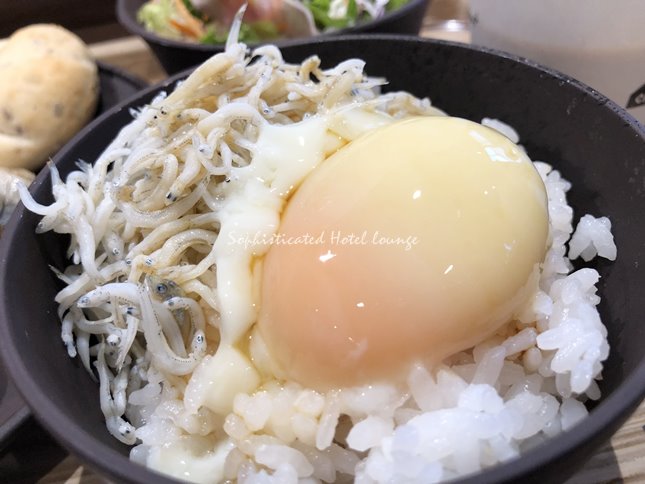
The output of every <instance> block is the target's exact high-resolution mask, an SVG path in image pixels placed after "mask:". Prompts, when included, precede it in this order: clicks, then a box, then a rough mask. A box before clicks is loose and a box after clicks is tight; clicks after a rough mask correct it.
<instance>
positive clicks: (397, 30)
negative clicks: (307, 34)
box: [116, 0, 431, 74]
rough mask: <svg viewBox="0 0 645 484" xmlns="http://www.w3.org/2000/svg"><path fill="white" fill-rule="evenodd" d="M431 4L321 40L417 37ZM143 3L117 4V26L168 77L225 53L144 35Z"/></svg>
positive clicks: (423, 0) (416, 3)
mask: <svg viewBox="0 0 645 484" xmlns="http://www.w3.org/2000/svg"><path fill="white" fill-rule="evenodd" d="M430 1H431V0H409V2H408V3H407V4H406V5H404V6H402V7H401V8H398V9H396V10H393V11H391V12H388V13H386V14H385V15H384V16H383V17H381V18H379V19H376V20H372V21H370V22H364V23H361V24H358V25H356V26H354V27H348V28H345V29H341V30H338V31H336V32H334V33H333V34H322V35H321V37H329V36H330V35H349V34H375V33H386V34H413V35H416V34H418V33H419V30H420V29H421V24H422V23H423V16H424V14H425V11H426V8H427V7H428V5H429V3H430ZM145 2H146V0H117V4H116V16H117V19H118V21H119V23H120V24H121V25H122V26H123V27H124V28H125V29H126V30H128V31H129V32H130V33H132V34H133V35H138V36H140V37H141V38H143V40H145V41H146V43H147V44H148V45H149V46H150V48H151V49H152V51H153V52H154V54H155V56H157V58H158V59H159V62H160V63H161V65H162V66H163V68H164V69H165V70H166V72H167V73H168V74H174V73H176V72H179V71H182V70H184V69H187V68H189V67H193V66H195V65H196V64H199V63H201V62H203V61H205V60H206V59H208V58H209V57H211V56H212V55H213V54H216V53H218V52H221V51H222V50H224V44H215V45H204V44H196V43H194V42H186V41H182V40H175V39H168V38H165V37H161V36H159V35H157V34H155V33H153V32H149V31H147V30H146V29H145V28H144V27H143V25H141V24H140V23H139V22H138V21H137V11H138V10H139V8H140V7H141V6H142V5H143V4H144V3H145ZM301 42H302V40H298V39H282V40H278V41H276V42H272V43H275V45H278V46H279V47H287V46H291V45H297V44H299V43H301Z"/></svg>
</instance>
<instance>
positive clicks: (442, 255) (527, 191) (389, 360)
mask: <svg viewBox="0 0 645 484" xmlns="http://www.w3.org/2000/svg"><path fill="white" fill-rule="evenodd" d="M547 235H548V215H547V197H546V192H545V187H544V185H543V183H542V180H541V179H540V176H539V175H538V173H537V171H536V170H535V168H534V167H533V164H532V163H531V161H530V160H529V158H528V157H527V156H526V154H525V153H524V152H523V150H521V149H520V148H519V147H518V146H516V145H515V144H514V143H512V142H511V141H510V140H508V139H507V138H506V137H504V136H503V135H501V134H499V133H498V132H496V131H494V130H492V129H489V128H486V127H484V126H481V125H479V124H477V123H474V122H471V121H467V120H464V119H458V118H450V117H443V116H437V117H424V118H412V119H407V120H403V121H399V122H395V123H393V124H390V125H388V126H385V127H381V128H378V129H376V130H374V131H371V132H370V133H368V134H366V135H363V136H361V137H360V138H358V139H356V140H354V141H353V142H351V143H349V144H348V145H346V146H344V147H343V148H341V149H339V150H338V151H337V152H336V153H335V154H333V155H332V156H330V157H329V158H327V159H326V160H325V161H323V162H322V163H320V165H319V166H317V167H316V168H315V169H314V170H313V171H312V172H311V173H310V174H308V176H307V177H306V178H305V179H304V181H303V183H302V185H300V187H299V188H298V189H297V190H296V191H295V193H294V194H293V195H292V196H291V197H290V198H289V200H288V202H287V204H286V207H285V208H284V211H283V213H282V216H281V220H280V225H279V230H278V237H277V238H275V239H274V243H273V245H272V246H271V247H270V248H269V249H268V252H267V253H266V256H265V257H264V262H263V267H262V275H261V285H260V298H259V315H258V319H257V331H258V333H259V337H260V338H261V340H262V341H263V344H264V345H265V347H266V350H267V352H268V354H269V355H270V357H271V360H273V362H274V363H275V366H276V367H277V368H278V369H279V373H280V374H281V375H282V376H283V377H285V378H288V379H291V380H295V381H297V382H299V383H301V384H303V385H306V386H308V387H311V388H317V389H326V388H335V387H343V386H349V385H357V384H368V383H371V382H377V381H382V380H385V379H391V378H396V377H397V376H401V375H404V374H405V372H406V370H407V368H409V366H410V365H411V364H412V363H414V362H416V361H422V362H424V363H426V364H428V363H429V364H435V363H439V362H440V361H441V360H442V359H444V358H446V357H447V356H449V355H452V354H454V353H456V352H459V351H461V350H464V349H467V348H469V347H472V346H473V345H475V344H477V343H478V342H480V341H482V340H484V339H485V338H487V337H489V336H490V335H492V334H494V333H495V332H496V331H498V330H499V329H500V327H501V326H503V325H504V324H505V323H507V322H509V321H510V320H511V319H512V318H513V315H514V314H515V313H516V312H517V311H518V310H519V308H520V307H521V305H522V304H523V303H524V302H525V301H526V299H527V297H528V295H529V294H531V293H532V292H533V291H534V290H535V284H536V282H535V281H536V278H535V277H534V275H536V273H537V268H538V266H539V264H540V263H541V262H542V260H543V258H544V255H545V248H546V240H547Z"/></svg>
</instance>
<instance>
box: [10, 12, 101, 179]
mask: <svg viewBox="0 0 645 484" xmlns="http://www.w3.org/2000/svg"><path fill="white" fill-rule="evenodd" d="M98 90H99V80H98V71H97V67H96V64H95V62H94V61H93V60H92V58H91V57H90V54H89V50H88V48H87V46H86V45H85V44H84V43H83V42H82V41H81V40H80V39H79V38H78V37H77V36H76V35H74V34H72V33H71V32H69V31H67V30H65V29H64V28H62V27H59V26H57V25H44V24H43V25H32V26H29V27H25V28H23V29H20V30H17V31H16V32H15V33H14V34H13V35H12V36H11V37H10V38H9V39H8V40H7V41H5V42H4V43H2V45H0V166H5V167H12V168H14V167H21V168H27V169H31V170H34V169H37V168H39V167H40V166H42V165H43V163H44V162H45V161H46V160H47V158H48V157H49V156H50V155H52V154H53V153H54V152H56V150H58V149H59V148H60V147H61V146H62V145H63V144H64V143H65V142H66V141H67V140H69V139H70V138H71V137H72V136H73V135H74V134H75V133H76V132H77V131H78V130H79V129H80V128H81V127H83V126H84V125H85V124H86V123H87V122H88V121H89V120H90V119H91V118H92V116H93V114H94V111H95V109H96V103H97V99H98Z"/></svg>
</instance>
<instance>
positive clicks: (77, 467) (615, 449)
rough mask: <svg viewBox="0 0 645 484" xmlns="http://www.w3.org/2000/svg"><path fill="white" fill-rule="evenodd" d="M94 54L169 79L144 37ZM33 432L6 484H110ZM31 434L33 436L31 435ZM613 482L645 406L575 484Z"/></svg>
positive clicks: (640, 451) (639, 451)
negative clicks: (106, 483)
mask: <svg viewBox="0 0 645 484" xmlns="http://www.w3.org/2000/svg"><path fill="white" fill-rule="evenodd" d="M460 27H461V25H460V24H459V23H458V22H456V23H452V24H450V23H449V24H446V23H445V22H437V21H436V19H433V18H432V17H427V18H426V20H425V23H424V28H423V30H422V35H423V36H426V37H433V38H441V39H444V40H454V41H457V42H469V41H470V36H469V33H468V31H467V30H465V29H462V28H460ZM91 50H92V52H93V54H94V56H95V57H96V58H97V59H98V60H101V61H103V62H106V63H110V64H112V65H115V66H118V67H121V68H122V69H124V70H126V71H128V72H130V73H132V74H134V75H136V76H139V77H140V78H142V79H145V80H146V81H148V82H157V81H160V80H162V79H164V78H165V77H166V73H165V72H164V70H163V69H162V67H161V66H160V64H159V63H158V62H157V60H156V59H155V58H154V56H153V55H152V52H151V51H150V49H149V48H148V47H147V45H146V44H145V43H144V42H143V41H142V40H141V39H139V38H135V37H126V38H122V39H117V40H113V41H108V42H102V43H99V44H94V45H92V46H91ZM27 427H28V430H27V431H26V432H27V435H28V437H27V438H23V439H18V441H17V442H15V443H14V445H13V447H16V449H10V453H9V462H6V461H7V457H6V456H5V458H3V459H2V460H0V482H7V481H5V480H3V473H4V472H7V470H9V471H11V472H14V473H16V472H18V473H19V476H18V475H16V478H15V479H11V480H10V481H9V482H16V481H17V480H20V481H22V482H39V483H52V484H53V483H67V484H76V483H80V484H89V483H104V482H107V481H106V480H105V479H104V478H102V477H100V476H98V475H96V474H95V473H93V472H92V471H90V470H88V469H86V468H85V467H84V466H83V465H82V463H81V462H79V460H78V459H76V458H75V457H74V456H72V455H67V454H66V453H65V452H64V451H62V450H61V449H60V448H59V447H57V446H56V444H55V443H54V442H53V440H51V439H50V438H49V437H48V436H46V435H44V432H43V431H42V430H41V429H40V428H39V427H38V426H37V425H35V424H34V423H31V422H30V423H29V424H28V425H27ZM29 432H31V433H33V434H32V435H29ZM34 439H35V440H34ZM34 442H35V443H34ZM12 452H13V454H11V453H12ZM21 459H23V460H21ZM24 459H27V460H24ZM52 465H53V467H52ZM607 482H612V483H615V482H624V483H645V403H643V404H641V406H640V408H639V409H638V410H637V411H636V413H635V414H634V415H633V416H632V417H631V419H630V420H629V421H628V422H627V423H626V424H625V425H624V426H623V427H622V428H621V429H620V430H619V431H618V432H617V433H616V434H615V435H614V437H613V438H612V439H611V441H610V442H608V443H607V444H606V445H605V446H604V447H603V448H601V449H600V450H599V451H598V452H597V453H596V454H595V455H594V456H593V457H592V459H591V460H589V462H588V463H587V464H586V465H585V467H584V468H582V469H581V470H580V471H579V472H578V473H577V474H576V475H575V476H574V477H573V478H572V479H571V480H570V481H569V484H596V483H607Z"/></svg>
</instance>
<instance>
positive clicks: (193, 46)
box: [116, 0, 432, 53]
mask: <svg viewBox="0 0 645 484" xmlns="http://www.w3.org/2000/svg"><path fill="white" fill-rule="evenodd" d="M132 1H133V0H117V2H116V18H117V20H118V22H119V23H120V24H121V25H122V26H123V27H125V29H126V30H128V31H129V32H130V33H132V34H134V35H138V36H140V37H142V38H143V39H144V40H146V41H147V42H150V43H152V44H158V45H160V46H163V47H168V48H174V49H189V50H194V51H198V52H204V53H215V52H220V51H221V50H223V48H224V44H223V43H222V44H199V43H194V42H186V41H182V40H177V39H170V38H167V37H162V36H160V35H157V34H156V33H154V32H150V31H149V30H146V29H145V28H144V27H143V25H141V24H140V23H139V22H138V21H137V19H136V18H134V17H132V16H131V15H130V14H129V12H128V9H127V8H126V6H127V5H129V4H130V3H131V2H132ZM431 2H432V0H409V1H408V3H406V4H405V5H403V6H402V7H400V8H397V9H396V10H393V11H391V12H387V13H386V14H385V15H383V16H382V17H380V18H377V19H375V20H370V21H369V22H364V23H361V24H358V25H355V26H353V27H348V28H344V29H340V30H337V31H333V32H327V33H321V34H320V35H316V36H313V37H301V38H293V39H278V40H276V41H274V42H271V41H267V42H261V43H257V44H248V46H249V47H250V48H252V49H253V48H255V47H259V46H260V45H263V44H271V45H275V46H277V47H279V48H281V47H288V46H291V45H299V44H301V43H303V42H307V41H308V40H311V39H318V38H329V37H338V36H346V35H352V33H353V32H356V33H363V32H364V31H365V30H367V29H373V28H378V27H380V26H381V25H382V24H384V23H386V22H390V21H392V20H398V19H399V18H401V17H404V16H405V15H407V14H408V13H409V12H410V11H412V10H414V9H416V8H418V7H420V6H421V5H422V4H426V5H429V4H430V3H431Z"/></svg>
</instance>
